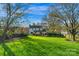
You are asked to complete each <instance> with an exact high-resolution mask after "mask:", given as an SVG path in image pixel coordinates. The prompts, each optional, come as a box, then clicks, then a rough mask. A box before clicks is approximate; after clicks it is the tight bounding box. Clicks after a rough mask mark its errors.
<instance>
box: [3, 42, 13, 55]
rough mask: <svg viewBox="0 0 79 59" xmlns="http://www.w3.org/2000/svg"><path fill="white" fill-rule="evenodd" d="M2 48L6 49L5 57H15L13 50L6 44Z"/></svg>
mask: <svg viewBox="0 0 79 59" xmlns="http://www.w3.org/2000/svg"><path fill="white" fill-rule="evenodd" d="M2 47H3V49H4V56H15V54H14V53H13V52H12V50H11V49H10V48H9V47H8V46H7V45H6V44H5V43H2ZM6 53H7V54H6Z"/></svg>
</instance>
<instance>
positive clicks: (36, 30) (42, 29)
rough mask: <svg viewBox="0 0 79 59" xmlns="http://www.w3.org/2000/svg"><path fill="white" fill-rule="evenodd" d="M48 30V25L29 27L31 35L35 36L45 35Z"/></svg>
mask: <svg viewBox="0 0 79 59" xmlns="http://www.w3.org/2000/svg"><path fill="white" fill-rule="evenodd" d="M47 28H48V27H47V23H36V24H35V23H33V24H30V25H29V33H30V34H33V35H45V34H46V33H47Z"/></svg>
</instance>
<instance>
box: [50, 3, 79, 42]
mask: <svg viewBox="0 0 79 59" xmlns="http://www.w3.org/2000/svg"><path fill="white" fill-rule="evenodd" d="M51 10H52V12H51V13H50V14H49V16H52V17H55V18H57V19H59V20H60V21H61V23H62V24H64V26H65V27H66V30H67V31H68V32H69V33H70V34H71V35H72V39H73V41H75V40H76V37H75V36H76V34H77V33H78V28H79V4H75V3H71V4H57V5H56V6H55V5H54V6H52V8H51Z"/></svg>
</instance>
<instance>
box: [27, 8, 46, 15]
mask: <svg viewBox="0 0 79 59" xmlns="http://www.w3.org/2000/svg"><path fill="white" fill-rule="evenodd" d="M47 10H48V7H47V6H32V7H30V8H29V9H28V10H27V11H26V13H29V14H34V15H45V13H46V11H47Z"/></svg>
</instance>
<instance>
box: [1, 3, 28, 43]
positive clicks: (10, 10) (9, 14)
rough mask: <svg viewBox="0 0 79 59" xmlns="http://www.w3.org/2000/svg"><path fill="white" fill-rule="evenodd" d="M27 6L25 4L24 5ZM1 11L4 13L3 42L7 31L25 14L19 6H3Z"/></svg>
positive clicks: (8, 4)
mask: <svg viewBox="0 0 79 59" xmlns="http://www.w3.org/2000/svg"><path fill="white" fill-rule="evenodd" d="M26 5H27V4H26ZM3 6H4V8H3V11H4V12H5V14H6V15H5V16H4V17H3V19H2V20H3V34H2V36H3V42H4V40H5V39H6V36H7V31H8V30H9V28H10V27H11V26H13V25H14V24H16V23H17V22H18V20H19V19H20V18H21V17H23V16H24V15H25V14H26V10H27V9H24V8H23V6H21V4H10V3H6V4H3Z"/></svg>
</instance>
